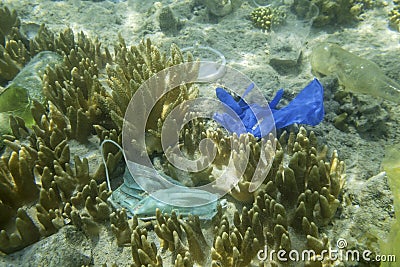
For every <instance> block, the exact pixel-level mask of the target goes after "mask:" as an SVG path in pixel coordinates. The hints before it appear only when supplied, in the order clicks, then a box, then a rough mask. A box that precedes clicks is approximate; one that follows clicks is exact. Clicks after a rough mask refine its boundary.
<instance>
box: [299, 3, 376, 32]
mask: <svg viewBox="0 0 400 267" xmlns="http://www.w3.org/2000/svg"><path fill="white" fill-rule="evenodd" d="M311 2H312V3H314V4H315V5H316V6H317V7H318V8H319V15H318V16H317V17H316V18H315V20H314V23H313V25H314V26H316V27H322V26H325V25H328V24H339V25H340V24H346V23H350V22H352V21H356V20H358V19H360V17H361V15H362V13H364V12H365V11H366V10H368V9H371V8H373V7H375V6H376V5H377V1H371V0H340V1H330V0H312V1H311ZM307 5H309V1H308V0H295V1H294V2H293V4H292V10H294V12H295V13H296V14H298V15H300V17H302V16H304V15H305V11H304V6H307Z"/></svg>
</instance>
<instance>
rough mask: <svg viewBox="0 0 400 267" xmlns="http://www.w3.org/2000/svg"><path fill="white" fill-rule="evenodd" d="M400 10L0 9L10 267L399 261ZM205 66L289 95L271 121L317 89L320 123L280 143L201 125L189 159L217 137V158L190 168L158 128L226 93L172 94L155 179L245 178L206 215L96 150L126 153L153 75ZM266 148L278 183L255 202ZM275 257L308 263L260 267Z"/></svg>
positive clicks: (204, 88)
mask: <svg viewBox="0 0 400 267" xmlns="http://www.w3.org/2000/svg"><path fill="white" fill-rule="evenodd" d="M399 10H400V3H399V1H397V0H394V1H381V0H378V1H368V0H359V1H357V0H339V1H325V0H292V1H289V0H288V1H262V0H248V1H245V0H205V1H200V0H183V1H160V2H156V1H138V0H127V1H77V0H70V1H45V0H43V1H13V0H0V86H1V87H0V134H1V135H2V137H1V139H0V142H1V143H0V149H1V150H0V153H1V160H0V229H1V232H0V266H129V265H132V266H380V265H382V266H400V263H397V262H399V261H400V232H399V231H400V221H399V218H398V216H397V214H398V213H399V212H400V204H399V203H400V191H399V190H400V189H399V188H400V170H399V168H400V157H399V152H398V151H399V150H400V146H399V142H400V127H399V122H400V116H399V114H400V108H399V103H400V86H399V84H398V83H399V75H398V74H399V67H400V53H399V52H400V43H399V40H400V39H399V38H400V33H399V29H400V27H399V25H400V21H399ZM196 59H201V60H209V61H217V62H218V63H219V64H222V65H224V66H225V64H226V66H227V67H230V68H234V69H237V70H238V71H240V72H241V73H242V74H243V75H245V76H247V77H248V78H249V79H250V80H251V81H252V82H253V83H254V84H255V85H256V87H257V90H260V91H261V93H262V94H263V96H264V97H265V99H266V101H268V102H270V101H272V99H274V96H275V95H276V94H277V91H278V90H279V89H280V88H283V89H284V93H283V96H282V100H281V101H280V103H279V105H278V106H277V109H278V110H279V109H281V110H282V109H283V108H284V107H290V103H291V101H292V100H293V99H295V98H296V96H299V95H301V92H302V90H303V88H305V87H306V86H307V85H308V84H309V83H310V82H311V81H313V79H314V77H317V78H318V79H319V82H320V83H321V84H322V86H323V96H322V95H321V96H320V97H323V108H324V113H325V114H324V117H323V120H322V121H321V122H318V124H317V125H314V126H311V125H309V124H310V123H309V121H307V120H304V124H302V123H298V124H294V123H293V122H292V123H291V125H290V126H286V125H285V126H286V127H282V128H280V127H279V129H276V134H274V136H273V138H272V139H271V138H270V136H267V137H265V136H264V138H261V139H260V138H258V137H257V136H256V137H254V136H253V135H251V134H248V135H246V134H244V135H242V136H238V135H235V134H233V133H232V131H228V130H226V129H223V128H222V127H220V126H218V124H217V123H216V122H215V120H212V119H210V118H209V119H205V118H196V119H195V120H193V121H191V122H190V123H188V124H187V125H185V127H184V128H183V129H182V130H181V131H180V136H179V145H180V149H181V150H182V151H183V152H184V153H183V154H184V155H185V156H187V157H188V158H189V159H192V160H194V159H196V158H198V157H199V155H200V154H201V153H203V152H204V151H202V152H201V153H200V152H199V149H198V147H199V145H200V141H201V140H202V139H203V138H209V139H210V140H212V141H213V143H214V144H215V146H216V158H215V160H214V161H213V162H211V164H210V165H209V166H207V167H205V168H204V169H203V170H202V171H200V172H199V173H193V172H188V171H186V172H183V171H182V170H178V169H177V168H175V167H174V166H173V165H172V164H171V163H169V162H168V160H169V158H168V156H169V155H171V154H173V152H172V151H171V150H168V149H166V150H164V148H163V147H162V146H161V141H160V139H161V137H160V136H161V131H162V125H163V123H164V122H165V121H166V119H167V115H168V113H169V112H170V111H171V110H172V109H173V108H175V107H178V106H179V105H180V104H181V103H184V102H185V101H189V100H193V99H196V98H198V97H201V96H207V97H211V98H214V99H217V97H216V95H215V89H216V87H221V86H222V87H223V86H224V84H220V83H218V79H217V78H218V77H217V78H215V77H214V78H215V79H214V78H212V79H211V78H210V79H209V80H207V82H205V83H204V82H202V83H200V84H188V85H184V86H179V87H177V88H174V90H172V91H171V92H168V94H165V95H163V96H162V97H161V98H160V99H159V101H157V103H156V104H155V105H154V107H153V109H152V110H151V112H150V113H149V117H148V118H147V121H146V124H145V131H146V137H145V138H146V148H145V149H146V151H147V153H148V155H149V156H150V158H151V160H152V163H153V164H154V166H155V168H156V169H157V170H158V171H159V172H160V173H164V174H165V175H168V177H169V178H171V177H172V179H174V180H175V181H176V183H179V184H184V185H187V186H199V185H203V184H205V183H209V182H211V181H214V180H215V179H216V177H218V175H219V174H220V173H221V172H223V171H225V170H231V171H232V172H230V173H229V174H230V175H232V176H235V175H237V173H242V175H238V177H236V178H238V181H239V183H238V184H237V186H235V187H234V188H233V189H232V190H231V191H230V192H229V193H228V194H227V195H226V196H224V197H223V198H222V199H219V200H218V201H217V200H215V199H214V197H213V196H209V195H207V194H204V198H206V199H208V200H210V203H211V204H210V205H208V206H206V207H202V208H192V209H189V210H186V209H183V208H181V209H179V208H177V210H176V212H175V211H172V209H171V207H166V206H165V205H162V204H160V203H158V202H157V201H154V200H151V199H149V198H148V197H147V195H146V194H145V193H143V192H142V191H141V190H140V188H138V187H137V184H135V183H132V184H128V183H127V181H132V180H129V179H131V178H132V176H135V173H132V174H131V175H130V176H129V173H128V172H127V167H126V164H125V161H124V157H123V154H122V152H121V151H120V150H118V148H117V147H116V146H114V145H113V144H111V143H104V145H103V147H102V148H103V150H102V151H101V149H100V148H101V144H102V142H103V141H104V140H112V141H113V142H115V143H117V144H119V145H122V143H123V136H122V132H123V128H124V116H125V111H126V110H127V109H128V108H129V102H130V100H131V98H132V96H133V95H134V94H135V92H137V91H138V90H139V88H140V86H141V85H142V84H143V83H144V82H145V81H146V80H148V79H149V78H150V77H152V75H154V74H156V73H158V72H160V71H162V70H164V69H166V68H168V67H171V66H174V65H178V64H180V63H183V62H195V60H196ZM192 71H196V69H195V67H194V69H190V70H189V69H188V73H191V72H192ZM211 76H212V75H211ZM235 78H237V79H238V77H232V78H231V79H232V81H231V83H230V84H232V85H235V83H236V85H237V86H238V87H240V88H227V90H228V91H229V89H230V90H232V89H237V90H242V91H241V92H244V90H245V89H246V88H247V86H249V84H246V85H245V84H241V82H239V81H236V80H235ZM242 85H243V86H242ZM226 87H228V86H226ZM239 96H240V95H239ZM302 96H303V97H304V95H302ZM313 97H316V96H315V95H310V99H312V98H313ZM232 98H233V99H236V100H237V101H239V100H238V95H234V96H233V97H232ZM306 99H307V98H306V97H304V98H302V99H301V100H302V101H306ZM220 100H221V99H220ZM221 101H222V100H221ZM307 101H308V100H307ZM143 102H144V103H145V104H146V103H147V102H146V101H145V100H144V101H143ZM298 103H300V104H299V105H300V110H301V103H302V102H301V101H300V102H298ZM307 103H308V102H307ZM270 104H271V103H270ZM307 107H308V105H307V104H305V102H304V112H305V110H307ZM213 108H214V107H213V106H212V105H209V106H205V107H204V109H208V110H213ZM271 109H273V108H272V107H271ZM289 111H290V109H289ZM292 114H293V113H292ZM140 115H141V114H138V118H139V119H138V120H140V117H139V116H140ZM310 116H312V115H311V114H309V113H307V116H306V117H310ZM275 120H277V118H276V117H275ZM277 128H278V127H277ZM268 141H270V142H268ZM231 142H232V144H231ZM271 143H272V145H271V146H272V147H273V151H274V152H273V153H272V154H273V157H271V158H268V160H269V161H268V164H267V165H268V168H269V172H268V174H265V176H266V178H265V180H264V181H263V183H262V184H261V186H260V187H259V188H258V189H257V190H256V191H255V192H249V186H250V182H251V179H252V176H253V174H254V172H255V170H256V169H257V164H258V163H259V162H262V158H261V156H260V155H261V154H262V153H266V154H268V153H270V152H271V147H270V146H269V145H270V144H271ZM229 144H231V145H232V147H230V146H229ZM262 144H265V145H266V146H262ZM101 152H103V153H101ZM245 152H247V153H249V160H248V161H245V162H246V164H245V166H241V164H239V163H241V162H242V161H243V160H244V159H243V158H242V157H241V156H242V155H243V154H244V153H245ZM260 153H261V154H260ZM268 155H269V154H268ZM103 156H104V157H105V158H104V162H105V164H104V163H103ZM231 157H233V159H234V163H236V164H234V166H233V167H232V166H231V165H229V159H230V158H231ZM140 169H141V171H142V172H140V173H141V174H140V175H139V174H138V173H139V170H140ZM145 170H146V169H145V168H140V167H139V169H138V170H137V173H136V175H137V176H145V174H143V173H144V172H145ZM107 175H109V176H110V177H111V179H112V180H111V184H107V179H106V176H107ZM129 177H130V178H129ZM169 178H168V179H169ZM124 181H125V183H124V186H125V191H124V190H123V187H120V188H121V190H119V191H118V190H115V189H116V188H117V187H118V186H120V185H121V184H122V182H124ZM109 186H111V188H112V189H113V192H117V193H118V194H119V195H118V196H117V195H116V194H114V193H113V194H114V195H111V191H109ZM163 193H164V194H163V195H167V196H168V197H171V198H172V197H177V198H179V197H180V196H183V195H184V194H186V191H178V192H172V193H171V192H167V191H165V192H163ZM132 196H134V197H132ZM202 196H203V195H202V194H201V192H199V196H198V197H199V198H200V197H202ZM118 197H121V199H122V200H121V199H118ZM135 197H136V199H135ZM182 198H183V197H182ZM118 201H120V202H118ZM124 203H125V204H124ZM138 203H139V204H138ZM118 205H120V206H118ZM115 207H120V209H115ZM121 207H124V208H125V209H121ZM156 208H159V209H160V210H158V211H156ZM132 214H136V215H135V216H134V217H133V218H131V217H132ZM188 214H192V215H188ZM265 250H268V251H269V252H270V251H271V250H275V251H278V250H283V251H285V252H289V251H291V250H295V251H298V252H299V253H301V252H302V251H305V250H312V251H314V252H315V253H316V254H315V255H314V257H309V258H307V259H306V260H298V261H297V260H293V259H289V260H288V261H285V260H283V259H282V258H279V257H278V255H277V254H276V253H275V254H273V255H272V256H271V258H270V259H268V260H266V259H263V258H262V257H260V255H264V254H263V253H259V252H263V251H265ZM332 250H334V251H337V253H338V254H340V253H341V254H340V255H341V256H343V254H345V253H346V251H357V252H359V253H360V255H361V253H362V252H365V251H367V252H370V253H367V254H368V255H367V256H368V257H361V256H360V257H359V258H358V259H355V258H351V259H350V258H346V257H345V256H343V257H330V256H329V255H327V254H326V253H325V252H326V251H332ZM293 255H295V254H293ZM380 256H383V257H381V259H382V262H381V261H379V260H378V258H379V257H380ZM384 260H386V261H387V262H384ZM396 261H397V262H396Z"/></svg>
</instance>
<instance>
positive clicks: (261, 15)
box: [250, 7, 285, 31]
mask: <svg viewBox="0 0 400 267" xmlns="http://www.w3.org/2000/svg"><path fill="white" fill-rule="evenodd" d="M250 18H251V20H252V21H253V23H254V25H255V26H256V27H258V28H261V29H263V30H267V31H268V30H270V29H271V27H272V26H273V25H279V24H281V23H283V22H284V20H285V13H284V12H283V11H280V10H279V9H278V8H273V7H257V8H256V9H254V10H253V11H252V12H251V14H250Z"/></svg>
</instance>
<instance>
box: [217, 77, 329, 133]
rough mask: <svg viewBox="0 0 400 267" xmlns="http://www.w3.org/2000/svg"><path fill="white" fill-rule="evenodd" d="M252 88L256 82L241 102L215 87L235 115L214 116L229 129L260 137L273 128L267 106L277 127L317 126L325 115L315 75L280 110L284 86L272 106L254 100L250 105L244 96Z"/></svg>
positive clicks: (322, 96)
mask: <svg viewBox="0 0 400 267" xmlns="http://www.w3.org/2000/svg"><path fill="white" fill-rule="evenodd" d="M253 88H254V84H251V85H250V86H249V87H248V88H247V89H246V91H245V93H244V94H243V96H242V97H241V98H240V99H239V100H238V101H236V100H235V98H234V97H233V96H232V95H231V94H230V93H229V92H227V91H226V90H225V89H223V88H220V87H218V88H216V95H217V97H218V99H219V100H220V101H221V102H223V103H224V104H225V105H226V106H227V108H228V109H230V110H232V111H233V112H234V113H235V114H234V115H236V116H232V114H228V113H216V114H215V115H214V119H215V120H216V121H217V122H218V123H220V124H221V125H222V126H223V127H225V129H227V130H228V131H229V132H232V133H237V134H239V135H240V134H242V133H245V132H248V133H251V134H253V135H254V136H256V137H259V138H261V137H263V136H265V135H266V134H268V133H269V132H270V130H271V129H272V128H273V125H271V119H270V118H268V114H269V110H268V108H269V109H270V110H271V111H272V115H273V120H274V122H275V127H276V128H277V129H281V128H284V127H286V126H289V125H292V124H294V123H299V124H307V125H311V126H315V125H317V124H319V123H320V122H321V121H322V120H323V118H324V114H325V111H324V102H323V98H324V88H323V86H322V85H321V83H320V82H319V81H318V79H316V78H314V80H313V81H311V82H310V83H309V84H308V85H307V86H306V87H305V88H304V89H303V90H302V91H301V92H300V93H299V94H298V95H297V96H296V97H295V98H294V99H293V100H292V101H291V102H290V103H289V104H288V105H287V106H285V107H283V108H281V109H277V108H276V106H277V105H278V104H279V102H280V100H281V99H282V96H283V89H280V90H279V91H278V92H277V93H276V95H275V97H274V98H273V99H272V101H271V102H270V103H269V107H261V106H260V105H258V104H255V103H254V104H250V105H249V104H247V103H246V102H245V100H244V99H243V98H244V97H245V96H246V95H247V94H248V93H249V92H250V91H251V90H252V89H253ZM265 116H267V117H265ZM257 118H259V119H257ZM260 119H261V120H260ZM243 126H244V127H243ZM244 129H245V130H244Z"/></svg>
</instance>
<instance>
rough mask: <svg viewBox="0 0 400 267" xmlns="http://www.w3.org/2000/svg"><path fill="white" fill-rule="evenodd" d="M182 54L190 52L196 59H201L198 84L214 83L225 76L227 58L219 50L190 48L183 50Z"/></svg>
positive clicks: (196, 46) (204, 47)
mask: <svg viewBox="0 0 400 267" xmlns="http://www.w3.org/2000/svg"><path fill="white" fill-rule="evenodd" d="M181 51H182V52H190V53H192V55H193V56H194V58H199V59H200V67H199V74H198V79H197V82H200V83H201V82H203V83H208V82H213V81H216V80H218V79H219V78H221V77H222V76H224V74H225V71H226V70H225V66H226V58H225V56H224V55H223V54H222V53H221V52H219V51H218V50H216V49H214V48H211V47H208V46H200V45H195V46H189V47H185V48H182V49H181Z"/></svg>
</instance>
